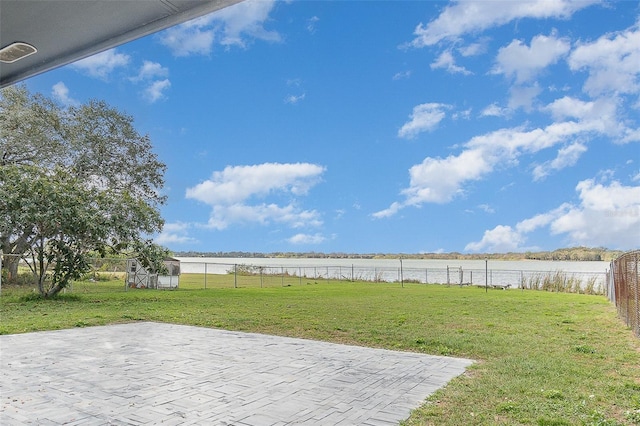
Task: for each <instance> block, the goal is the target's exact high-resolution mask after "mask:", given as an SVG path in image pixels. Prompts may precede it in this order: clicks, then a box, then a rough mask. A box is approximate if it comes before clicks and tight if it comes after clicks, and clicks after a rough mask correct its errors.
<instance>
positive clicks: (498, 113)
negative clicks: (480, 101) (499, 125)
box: [480, 104, 509, 117]
mask: <svg viewBox="0 0 640 426" xmlns="http://www.w3.org/2000/svg"><path fill="white" fill-rule="evenodd" d="M508 113H509V110H508V109H507V108H501V107H499V106H498V105H497V104H491V105H489V106H487V107H486V108H485V109H483V110H482V112H481V113H480V117H504V116H506V115H508Z"/></svg>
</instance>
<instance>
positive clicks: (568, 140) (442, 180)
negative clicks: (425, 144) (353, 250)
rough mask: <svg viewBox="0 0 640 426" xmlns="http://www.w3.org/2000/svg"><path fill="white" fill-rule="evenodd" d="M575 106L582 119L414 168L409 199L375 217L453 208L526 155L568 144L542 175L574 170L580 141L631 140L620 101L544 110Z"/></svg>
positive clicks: (501, 135)
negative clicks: (431, 206) (620, 119)
mask: <svg viewBox="0 0 640 426" xmlns="http://www.w3.org/2000/svg"><path fill="white" fill-rule="evenodd" d="M572 103H575V104H576V105H579V106H580V107H581V108H577V109H576V110H575V111H574V112H573V114H574V115H577V117H575V118H578V120H566V121H558V122H555V123H552V124H549V125H548V126H546V127H538V128H533V129H526V128H524V127H515V128H505V129H499V130H496V131H493V132H489V133H487V134H485V135H479V136H475V137H473V138H472V139H470V140H469V141H468V142H467V143H465V144H464V145H463V150H462V152H461V153H460V154H458V155H450V156H448V157H446V158H439V157H438V158H433V157H427V158H425V159H424V160H423V161H422V163H420V164H417V165H414V166H412V167H411V168H410V169H409V177H410V181H409V187H408V188H406V189H404V190H402V191H401V195H402V196H403V197H404V200H403V201H402V202H394V203H392V204H391V206H390V207H389V208H387V209H384V210H381V211H379V212H376V213H374V214H373V216H374V217H376V218H382V217H389V216H392V215H394V214H396V213H398V212H399V211H400V210H401V209H403V208H405V207H408V206H416V207H417V206H420V205H422V204H423V203H448V202H450V201H452V200H453V199H454V198H455V197H456V196H460V195H463V194H464V193H465V185H467V184H468V183H469V182H472V181H476V180H480V179H483V178H485V177H486V176H487V175H488V174H489V173H492V172H493V171H494V170H495V169H496V168H502V169H504V168H507V167H513V166H514V165H516V164H518V162H519V160H520V157H522V156H523V155H530V154H533V153H536V152H539V151H541V150H544V149H548V148H551V147H553V146H555V145H558V144H562V143H565V144H568V146H571V147H570V148H565V149H564V150H560V152H559V154H558V158H557V159H556V160H554V161H552V162H550V163H549V164H545V165H544V166H543V168H541V169H538V170H536V171H535V173H538V175H541V174H543V173H546V172H548V171H550V170H557V169H559V168H562V167H566V166H568V165H570V164H571V162H572V161H573V160H574V159H577V158H576V156H579V154H580V153H581V151H583V149H582V148H583V147H582V146H581V145H574V144H575V143H576V140H579V141H581V142H580V143H581V144H584V143H586V142H587V141H588V140H589V139H591V138H593V137H595V136H598V135H607V136H612V135H611V134H610V133H611V132H612V131H614V132H617V134H619V136H620V137H621V136H624V135H625V133H624V131H623V130H624V127H623V128H622V129H621V130H620V129H619V127H620V125H618V124H617V122H616V120H615V102H611V101H598V102H594V103H592V104H591V105H590V106H589V105H586V104H584V103H580V102H579V101H575V100H571V99H569V98H567V99H564V100H562V101H560V102H557V103H553V104H550V105H549V106H547V107H546V108H545V109H544V110H546V111H551V112H552V114H554V115H556V116H563V115H565V114H567V113H568V112H569V110H568V109H567V108H566V107H567V106H568V105H570V104H572ZM612 108H613V110H612ZM595 111H598V113H597V114H596V113H595ZM612 111H613V112H612ZM591 112H593V114H592V113H591ZM617 128H618V130H616V129H617ZM612 129H613V130H612ZM613 136H615V135H613Z"/></svg>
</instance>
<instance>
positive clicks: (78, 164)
mask: <svg viewBox="0 0 640 426" xmlns="http://www.w3.org/2000/svg"><path fill="white" fill-rule="evenodd" d="M1 95H2V96H1V97H0V221H1V222H2V223H1V224H0V248H2V251H3V252H4V253H5V254H14V255H18V256H21V257H23V258H25V259H28V261H29V262H28V263H29V265H30V267H31V268H32V270H33V272H34V276H35V277H36V278H37V281H38V287H39V289H40V291H41V293H42V294H43V295H45V296H51V295H54V294H56V293H57V292H59V291H60V290H61V289H62V288H64V287H65V286H66V285H67V283H68V282H69V281H70V280H73V279H77V278H78V277H79V276H80V275H81V274H83V273H84V272H86V271H87V268H88V265H87V262H86V255H87V254H88V253H89V252H91V251H93V252H98V253H104V252H105V251H106V250H107V248H108V247H111V248H112V249H114V250H116V251H120V250H124V249H131V248H134V250H135V251H137V252H141V253H143V252H145V250H146V251H147V252H150V253H153V254H155V255H156V256H160V255H161V254H162V253H164V252H163V250H162V249H161V248H157V247H154V246H153V244H152V243H151V241H150V240H145V239H144V235H149V234H153V233H156V232H159V231H160V230H161V229H162V225H163V220H162V217H161V216H160V212H159V207H160V205H162V204H163V203H164V201H165V197H164V196H163V195H161V192H160V191H161V189H162V186H163V185H164V171H165V165H164V164H163V163H162V162H160V161H159V160H158V158H157V156H156V154H155V153H154V152H153V150H152V146H151V142H150V140H149V137H148V136H143V135H140V134H139V133H138V132H137V131H136V129H135V128H134V126H133V119H132V117H130V116H127V115H126V114H123V113H121V112H119V111H118V110H116V109H115V108H112V107H110V106H109V105H107V104H106V103H105V102H102V101H90V102H88V103H87V104H85V105H82V106H79V107H71V108H67V109H63V108H61V107H59V106H57V105H56V104H55V103H54V102H52V101H51V100H49V99H47V98H45V97H44V96H42V95H38V94H35V95H34V94H31V93H29V92H28V91H27V89H26V88H24V87H10V88H7V89H4V90H3V91H2V93H1ZM144 247H146V248H144ZM11 259H18V258H17V257H13V258H11V257H10V258H9V261H8V262H5V263H6V264H8V266H9V267H12V266H14V267H15V265H11ZM49 271H50V273H48V272H49Z"/></svg>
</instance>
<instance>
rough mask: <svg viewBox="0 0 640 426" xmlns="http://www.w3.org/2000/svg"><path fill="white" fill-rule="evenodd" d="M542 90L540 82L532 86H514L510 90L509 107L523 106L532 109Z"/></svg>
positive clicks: (525, 108)
mask: <svg viewBox="0 0 640 426" xmlns="http://www.w3.org/2000/svg"><path fill="white" fill-rule="evenodd" d="M540 92H541V90H540V87H539V86H538V84H533V85H531V86H513V87H512V88H511V89H510V90H509V95H510V97H509V103H508V106H509V109H510V110H516V109H518V108H522V109H524V110H525V111H530V110H531V109H532V108H533V101H534V100H535V99H536V97H537V96H538V95H539V94H540Z"/></svg>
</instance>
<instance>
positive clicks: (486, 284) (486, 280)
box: [484, 259, 489, 293]
mask: <svg viewBox="0 0 640 426" xmlns="http://www.w3.org/2000/svg"><path fill="white" fill-rule="evenodd" d="M488 291H489V259H484V292H485V293H486V292H488Z"/></svg>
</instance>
